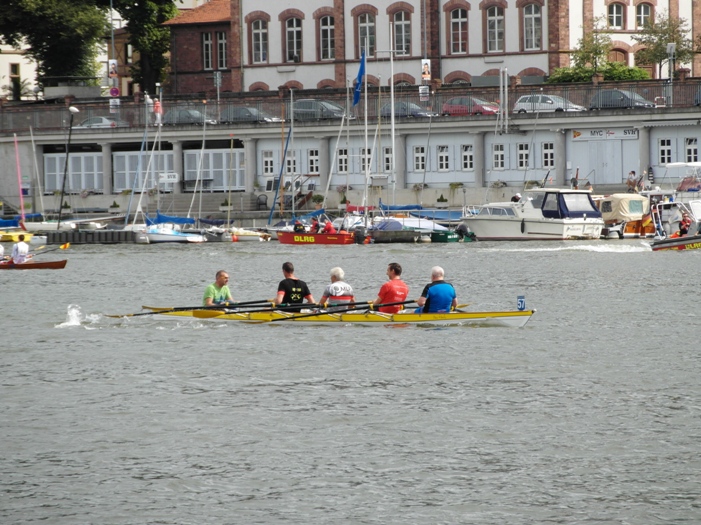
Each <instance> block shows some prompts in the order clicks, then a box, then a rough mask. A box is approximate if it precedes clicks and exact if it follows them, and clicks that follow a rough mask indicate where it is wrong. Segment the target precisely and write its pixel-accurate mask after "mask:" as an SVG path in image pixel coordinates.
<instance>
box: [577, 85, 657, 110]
mask: <svg viewBox="0 0 701 525" xmlns="http://www.w3.org/2000/svg"><path fill="white" fill-rule="evenodd" d="M654 107H655V103H654V102H650V101H649V100H645V99H644V98H643V97H641V96H640V95H638V94H637V93H636V92H634V91H628V90H627V89H602V90H600V91H597V93H596V95H594V97H593V98H592V99H591V103H590V104H589V109H607V108H654Z"/></svg>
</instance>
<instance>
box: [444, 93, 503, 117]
mask: <svg viewBox="0 0 701 525" xmlns="http://www.w3.org/2000/svg"><path fill="white" fill-rule="evenodd" d="M498 112H499V104H497V103H496V102H487V101H486V100H482V99H481V98H477V97H470V96H465V97H455V98H451V99H449V100H447V101H446V102H445V103H444V104H443V108H442V111H441V113H442V114H443V115H450V116H463V115H496V114H497V113H498Z"/></svg>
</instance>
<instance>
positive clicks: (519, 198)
mask: <svg viewBox="0 0 701 525" xmlns="http://www.w3.org/2000/svg"><path fill="white" fill-rule="evenodd" d="M520 200H521V194H520V193H517V194H516V195H514V196H513V197H511V202H518V201H520Z"/></svg>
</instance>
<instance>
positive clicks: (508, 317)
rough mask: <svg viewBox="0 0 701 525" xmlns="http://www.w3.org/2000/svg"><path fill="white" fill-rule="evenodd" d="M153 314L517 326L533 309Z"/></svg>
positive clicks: (272, 320) (219, 318)
mask: <svg viewBox="0 0 701 525" xmlns="http://www.w3.org/2000/svg"><path fill="white" fill-rule="evenodd" d="M143 308H144V309H145V310H150V311H152V312H153V313H156V314H159V315H163V316H169V317H177V318H181V319H182V318H195V319H211V320H215V321H241V322H244V323H283V324H289V323H309V324H333V323H342V324H359V325H377V324H414V325H478V326H510V327H515V328H520V327H522V326H525V325H526V323H527V322H528V321H529V320H530V318H531V317H532V316H533V314H534V313H535V312H536V311H535V310H515V311H504V312H466V311H456V312H447V313H431V314H416V313H414V312H413V311H410V310H407V311H402V312H400V313H397V314H386V313H382V312H377V311H374V310H373V311H369V310H358V311H352V312H342V313H341V312H339V313H334V312H319V313H314V312H312V311H311V310H309V311H304V310H303V311H302V312H294V313H293V312H284V311H280V310H264V311H256V312H250V311H242V312H236V310H227V309H201V310H199V309H193V310H175V311H174V309H173V308H167V307H156V306H144V307H143Z"/></svg>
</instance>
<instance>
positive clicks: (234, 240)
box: [231, 235, 239, 242]
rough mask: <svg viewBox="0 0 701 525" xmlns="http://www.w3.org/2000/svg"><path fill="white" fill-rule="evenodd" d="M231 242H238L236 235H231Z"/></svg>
mask: <svg viewBox="0 0 701 525" xmlns="http://www.w3.org/2000/svg"><path fill="white" fill-rule="evenodd" d="M231 242H239V238H238V237H237V236H236V235H232V236H231Z"/></svg>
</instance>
